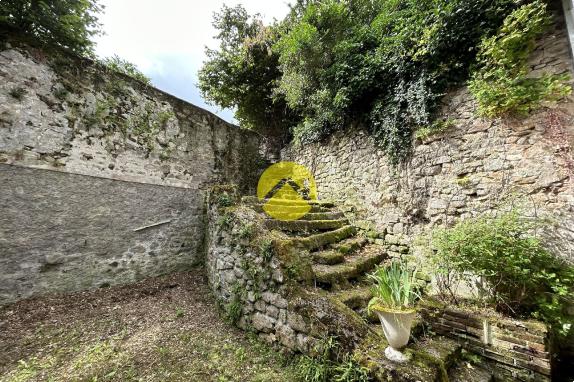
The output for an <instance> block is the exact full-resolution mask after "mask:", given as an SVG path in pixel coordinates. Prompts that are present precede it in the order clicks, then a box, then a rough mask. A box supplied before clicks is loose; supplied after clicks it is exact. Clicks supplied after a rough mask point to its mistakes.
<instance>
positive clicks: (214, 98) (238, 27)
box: [199, 5, 296, 144]
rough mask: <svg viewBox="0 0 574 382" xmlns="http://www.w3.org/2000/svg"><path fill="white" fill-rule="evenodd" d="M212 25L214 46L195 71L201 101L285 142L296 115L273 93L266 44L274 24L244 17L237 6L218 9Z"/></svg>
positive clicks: (273, 70) (271, 57)
mask: <svg viewBox="0 0 574 382" xmlns="http://www.w3.org/2000/svg"><path fill="white" fill-rule="evenodd" d="M213 26H214V27H215V28H216V29H217V30H218V31H219V34H218V35H217V38H218V39H219V40H220V45H219V48H218V49H209V48H206V53H207V57H208V59H207V61H206V62H205V63H204V65H203V67H202V68H201V70H200V71H199V88H200V90H201V93H202V95H203V97H204V98H205V99H206V100H207V101H208V102H210V103H212V104H215V105H218V106H219V107H222V108H235V109H236V113H235V117H236V118H237V120H238V121H239V122H240V124H241V126H242V127H244V128H248V129H251V130H255V131H257V132H259V133H261V134H263V135H265V136H266V137H268V138H270V139H271V140H273V141H274V142H275V143H277V144H280V143H285V142H286V141H287V140H288V138H289V129H288V128H289V126H291V125H293V124H294V123H296V114H295V113H294V112H293V111H292V110H291V109H290V108H289V107H287V104H286V102H285V99H284V97H283V96H281V95H279V96H277V95H276V94H275V93H274V89H275V87H276V86H275V83H276V82H277V81H278V80H279V79H280V77H281V72H280V70H279V65H278V56H277V54H275V53H274V52H273V50H272V46H273V44H274V43H275V42H276V41H277V39H278V38H279V34H280V31H279V29H280V26H279V25H271V26H265V25H264V24H263V22H262V21H261V18H260V16H259V15H254V16H249V15H248V14H247V11H246V10H245V9H244V8H243V7H242V6H241V5H238V6H236V7H234V8H231V7H227V6H225V5H224V6H223V8H222V10H221V11H220V12H219V13H217V14H215V17H214V22H213Z"/></svg>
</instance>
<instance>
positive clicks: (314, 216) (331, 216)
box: [303, 211, 345, 220]
mask: <svg viewBox="0 0 574 382" xmlns="http://www.w3.org/2000/svg"><path fill="white" fill-rule="evenodd" d="M344 218H345V214H343V213H342V212H338V211H332V212H309V213H308V214H306V215H305V216H303V219H305V220H338V219H344Z"/></svg>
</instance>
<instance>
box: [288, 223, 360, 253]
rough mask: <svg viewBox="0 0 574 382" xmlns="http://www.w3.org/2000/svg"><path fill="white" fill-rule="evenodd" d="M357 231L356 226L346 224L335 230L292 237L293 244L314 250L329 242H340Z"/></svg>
mask: <svg viewBox="0 0 574 382" xmlns="http://www.w3.org/2000/svg"><path fill="white" fill-rule="evenodd" d="M355 233H356V228H355V227H353V226H351V225H346V226H344V227H341V228H339V229H336V230H334V231H329V232H324V233H318V234H315V235H311V236H307V237H299V238H294V239H291V240H292V241H291V242H292V244H293V245H296V246H300V247H302V248H304V249H307V250H309V251H314V250H317V249H320V248H323V247H324V246H326V245H328V244H333V243H338V242H340V241H341V240H344V239H346V238H348V237H350V236H353V235H354V234H355Z"/></svg>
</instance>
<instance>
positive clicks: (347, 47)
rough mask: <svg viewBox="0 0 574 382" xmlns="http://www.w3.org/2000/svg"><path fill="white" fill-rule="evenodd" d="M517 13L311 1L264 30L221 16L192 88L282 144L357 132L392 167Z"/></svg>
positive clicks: (501, 7) (382, 1) (241, 16)
mask: <svg viewBox="0 0 574 382" xmlns="http://www.w3.org/2000/svg"><path fill="white" fill-rule="evenodd" d="M518 3H519V2H517V1H515V0H423V1H420V0H374V1H373V0H353V1H351V0H342V1H341V0H325V1H318V0H309V1H299V2H297V3H296V5H295V6H293V7H292V10H291V13H290V14H289V15H288V16H287V17H286V18H285V19H284V20H282V21H280V22H275V23H273V24H272V25H270V26H264V25H263V24H262V22H261V20H260V18H259V17H258V16H257V15H256V16H254V17H249V16H248V15H247V14H246V12H245V10H244V9H243V8H241V7H237V8H224V9H223V10H222V12H221V13H219V14H218V15H216V18H215V23H214V25H215V26H216V28H217V29H218V30H220V34H219V36H218V38H219V39H220V41H221V45H220V48H219V50H217V51H208V57H209V59H208V61H207V62H206V63H205V65H204V67H203V68H202V70H201V72H200V87H201V89H202V92H203V94H204V96H205V97H206V98H207V99H209V100H210V101H212V102H214V103H216V104H217V105H219V106H221V107H236V108H237V117H238V120H239V121H240V122H241V123H242V124H243V125H245V126H247V127H249V128H254V129H257V130H259V131H261V132H263V133H266V134H270V133H272V134H278V135H280V136H282V137H283V138H284V137H285V136H286V134H288V130H291V131H292V135H293V138H294V139H295V141H296V142H299V143H302V144H305V143H308V142H312V141H317V140H320V139H322V138H325V137H327V136H329V135H330V134H332V133H333V132H335V131H337V130H340V129H343V128H346V127H347V126H349V125H351V124H354V123H362V124H364V125H365V126H367V128H368V129H369V130H370V132H371V134H372V135H373V136H374V137H375V138H376V141H377V142H378V143H379V144H380V146H381V147H382V149H383V150H384V152H385V153H386V154H387V156H388V158H389V160H390V162H391V163H392V164H395V165H396V164H398V163H399V162H400V161H401V160H403V159H404V158H406V157H407V156H408V155H409V153H410V147H411V142H412V134H413V132H414V131H416V130H418V129H420V128H421V127H424V126H430V125H431V122H432V120H433V117H434V113H435V111H436V109H437V106H438V105H437V101H438V98H439V97H440V96H441V95H442V94H443V93H444V92H445V90H446V89H447V87H449V86H451V85H458V84H461V83H464V82H466V81H467V80H468V77H469V67H470V66H471V64H472V63H473V62H474V60H475V56H476V53H477V47H478V45H479V44H480V42H481V40H482V38H483V37H485V36H486V37H487V38H488V37H490V36H492V35H493V34H494V33H495V32H496V31H497V30H498V29H499V28H500V26H501V24H502V22H503V20H504V19H505V18H506V16H508V15H509V14H510V13H511V12H512V11H513V10H514V9H515V8H516V7H517V6H518Z"/></svg>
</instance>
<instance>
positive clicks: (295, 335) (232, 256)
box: [206, 186, 369, 354]
mask: <svg viewBox="0 0 574 382" xmlns="http://www.w3.org/2000/svg"><path fill="white" fill-rule="evenodd" d="M263 219H264V218H263V217H262V216H261V215H260V214H258V213H257V212H255V211H254V210H253V209H252V208H250V207H248V206H245V205H242V204H241V203H240V201H239V197H238V193H237V189H236V188H235V187H232V186H218V187H215V188H214V189H212V191H211V192H210V195H209V200H208V237H207V242H206V247H207V258H206V267H207V276H208V280H209V284H210V287H211V289H212V291H213V294H214V296H215V297H216V299H217V300H218V302H219V305H220V307H221V308H222V311H223V314H224V316H227V318H228V319H229V320H230V321H231V322H233V323H235V324H236V325H237V326H238V327H239V328H241V329H244V330H247V331H251V332H254V333H257V334H258V335H259V336H260V337H261V338H262V339H263V340H265V341H266V342H268V343H270V344H273V345H278V346H280V347H281V348H283V349H286V350H287V351H289V352H302V353H304V354H313V353H314V352H315V351H317V350H318V349H319V348H320V344H321V341H322V340H326V339H328V338H329V337H330V336H333V337H336V338H337V340H338V342H339V345H341V347H342V349H346V350H351V349H353V347H354V346H355V345H356V344H357V343H359V342H360V341H361V340H362V339H363V338H365V336H366V335H367V333H368V331H369V329H368V326H367V325H366V323H365V322H363V321H362V320H361V319H360V318H359V317H358V316H357V315H356V314H355V313H354V312H353V311H352V310H350V309H349V308H348V307H347V306H345V305H344V304H342V303H341V302H338V301H334V299H332V298H330V297H328V296H327V293H323V292H322V291H320V290H317V289H315V288H307V287H309V286H311V285H312V279H313V273H312V270H311V268H310V267H311V263H310V259H309V258H308V257H306V256H305V251H304V250H302V249H300V248H292V247H291V246H290V245H289V240H288V238H286V237H280V236H277V235H279V234H278V233H276V234H273V233H271V232H270V231H268V230H267V229H266V228H265V225H264V221H263Z"/></svg>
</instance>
